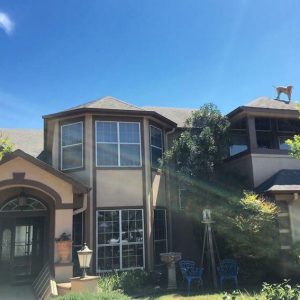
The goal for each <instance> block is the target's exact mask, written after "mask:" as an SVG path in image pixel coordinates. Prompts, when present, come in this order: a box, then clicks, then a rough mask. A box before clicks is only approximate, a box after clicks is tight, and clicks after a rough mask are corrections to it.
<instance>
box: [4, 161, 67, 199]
mask: <svg viewBox="0 0 300 300" xmlns="http://www.w3.org/2000/svg"><path fill="white" fill-rule="evenodd" d="M13 172H14V173H25V179H30V180H34V181H37V182H41V183H43V184H45V185H47V186H49V187H51V188H53V189H54V190H55V191H56V192H57V193H58V194H59V195H60V196H61V199H62V203H73V190H72V185H71V184H70V183H68V182H66V181H63V180H62V179H60V178H58V177H56V176H54V175H52V174H51V173H49V172H47V171H45V170H43V169H41V168H39V167H37V166H36V165H34V164H32V163H30V162H28V161H27V160H25V159H23V158H21V157H16V158H15V159H13V160H10V161H8V162H6V163H4V164H3V165H1V166H0V181H2V180H7V179H12V178H13ZM5 188H7V187H5Z"/></svg>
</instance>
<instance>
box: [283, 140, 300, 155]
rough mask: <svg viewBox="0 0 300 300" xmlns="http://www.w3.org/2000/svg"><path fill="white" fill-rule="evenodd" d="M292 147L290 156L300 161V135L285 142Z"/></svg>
mask: <svg viewBox="0 0 300 300" xmlns="http://www.w3.org/2000/svg"><path fill="white" fill-rule="evenodd" d="M285 142H286V143H287V144H288V145H289V146H290V155H291V156H292V157H293V158H295V159H298V160H300V135H294V137H293V138H292V139H288V140H286V141H285Z"/></svg>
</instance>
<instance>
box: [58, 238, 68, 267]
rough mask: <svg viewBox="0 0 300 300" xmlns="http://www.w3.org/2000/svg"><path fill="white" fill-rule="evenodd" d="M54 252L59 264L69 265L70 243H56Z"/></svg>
mask: <svg viewBox="0 0 300 300" xmlns="http://www.w3.org/2000/svg"><path fill="white" fill-rule="evenodd" d="M56 251H57V256H58V259H59V262H60V263H70V262H71V254H72V241H57V242H56Z"/></svg>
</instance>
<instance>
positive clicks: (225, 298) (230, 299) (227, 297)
mask: <svg viewBox="0 0 300 300" xmlns="http://www.w3.org/2000/svg"><path fill="white" fill-rule="evenodd" d="M239 295H241V293H240V292H238V291H233V292H232V294H229V293H224V294H223V295H222V300H236V299H237V296H239Z"/></svg>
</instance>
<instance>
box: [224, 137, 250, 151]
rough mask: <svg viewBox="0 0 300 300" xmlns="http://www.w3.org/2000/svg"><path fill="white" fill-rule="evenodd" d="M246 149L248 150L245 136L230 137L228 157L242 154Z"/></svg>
mask: <svg viewBox="0 0 300 300" xmlns="http://www.w3.org/2000/svg"><path fill="white" fill-rule="evenodd" d="M247 149H248V146H247V135H243V134H232V135H231V145H230V148H229V152H230V156H233V155H235V154H238V153H240V152H243V151H245V150H247Z"/></svg>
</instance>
